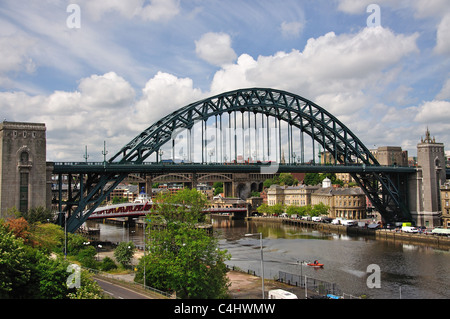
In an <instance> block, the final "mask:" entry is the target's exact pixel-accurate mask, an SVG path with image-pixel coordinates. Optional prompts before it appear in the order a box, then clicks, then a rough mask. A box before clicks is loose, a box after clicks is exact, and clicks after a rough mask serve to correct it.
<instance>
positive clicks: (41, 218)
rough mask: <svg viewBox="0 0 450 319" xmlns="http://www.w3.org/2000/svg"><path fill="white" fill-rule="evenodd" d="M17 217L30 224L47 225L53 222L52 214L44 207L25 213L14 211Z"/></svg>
mask: <svg viewBox="0 0 450 319" xmlns="http://www.w3.org/2000/svg"><path fill="white" fill-rule="evenodd" d="M15 215H16V216H17V217H23V218H25V219H26V220H27V222H28V223H30V224H35V223H39V222H40V223H48V222H51V221H53V213H52V212H51V211H50V210H48V209H46V208H44V207H41V206H40V207H35V208H31V209H29V210H28V211H26V212H19V211H15Z"/></svg>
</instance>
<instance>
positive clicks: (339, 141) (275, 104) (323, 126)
mask: <svg viewBox="0 0 450 319" xmlns="http://www.w3.org/2000/svg"><path fill="white" fill-rule="evenodd" d="M238 112H241V113H242V114H244V113H246V112H247V113H249V114H255V116H256V115H257V114H261V117H263V116H264V115H265V116H266V117H267V119H269V118H274V119H275V120H274V123H275V125H276V123H277V120H278V123H279V124H278V128H279V129H280V128H281V123H282V122H283V123H287V126H288V140H289V138H292V136H293V135H292V127H295V128H297V129H298V130H299V131H300V132H301V133H302V134H303V133H305V134H307V135H308V136H310V137H311V140H312V146H313V154H314V153H315V152H314V144H315V143H317V144H318V145H319V146H320V147H322V148H323V150H324V151H326V152H328V154H329V155H330V156H331V157H332V158H333V159H334V163H335V164H340V166H341V167H347V168H348V167H349V166H355V165H359V168H361V166H362V169H358V170H357V171H354V170H351V171H352V173H351V175H352V177H353V178H354V179H355V180H356V182H357V183H358V184H359V186H360V187H361V188H362V189H363V190H364V192H365V194H366V195H367V197H368V198H369V200H370V201H371V202H372V204H373V205H374V206H375V207H376V208H377V209H378V210H379V212H380V213H381V215H382V216H383V218H384V219H385V220H386V221H387V222H392V221H400V220H408V221H410V220H411V216H410V213H409V210H408V209H407V207H406V206H405V205H404V204H403V203H406V202H407V200H406V192H405V191H404V187H405V186H404V185H405V184H406V183H405V182H404V179H403V180H401V179H400V178H399V175H395V174H393V173H385V170H383V167H381V169H372V170H369V171H366V167H377V168H380V164H379V163H378V161H377V160H376V159H375V157H374V156H373V154H372V153H371V152H370V151H369V149H367V147H366V146H365V145H364V144H363V143H362V142H361V141H360V140H359V138H358V137H357V136H356V135H355V134H354V133H353V132H352V131H351V130H350V129H349V128H347V127H346V126H345V125H344V124H343V123H342V122H340V121H339V120H338V119H337V118H336V117H335V116H333V115H332V114H331V113H329V112H328V111H327V110H325V109H324V108H322V107H320V106H318V105H317V104H315V103H314V102H312V101H310V100H308V99H305V98H303V97H301V96H299V95H296V94H293V93H289V92H285V91H281V90H277V89H270V88H247V89H238V90H234V91H230V92H226V93H222V94H218V95H215V96H212V97H210V98H206V99H203V100H200V101H198V102H194V103H191V104H189V105H186V106H185V107H182V108H180V109H179V110H177V111H175V112H172V113H171V114H169V115H167V116H165V117H163V118H162V119H160V120H158V121H157V122H156V123H154V124H153V125H151V126H150V127H148V128H147V129H146V130H144V131H143V132H141V133H140V134H139V135H137V136H136V137H135V138H134V139H132V140H131V141H130V142H129V143H127V144H126V145H125V146H123V147H122V148H121V149H120V151H119V152H117V153H116V154H115V155H114V156H112V157H111V158H110V159H109V161H108V162H105V163H104V165H103V169H104V172H100V173H99V172H95V173H92V174H89V175H88V176H87V178H86V185H84V186H83V187H82V188H81V189H80V192H79V194H78V195H76V196H74V197H73V198H72V201H68V202H71V203H70V204H68V205H67V206H68V210H69V211H70V210H71V209H72V206H76V205H77V208H76V209H75V210H74V212H73V214H72V216H71V217H70V218H69V220H68V227H69V229H70V231H73V230H75V229H77V228H78V227H79V226H81V225H82V224H83V222H84V221H85V220H86V219H87V218H88V217H89V215H90V214H91V213H92V212H93V211H94V210H95V208H97V207H98V205H100V203H101V202H102V201H103V200H104V199H105V198H106V196H107V195H108V194H109V193H110V192H111V190H112V189H114V188H115V187H116V186H117V185H118V184H119V183H120V182H121V181H122V180H123V179H124V178H126V176H127V174H128V172H127V171H126V170H123V169H118V170H117V171H107V170H106V169H107V168H108V167H107V165H110V166H111V167H118V166H120V165H121V164H123V165H122V166H124V167H125V166H128V167H133V166H135V167H137V166H139V165H137V164H143V163H144V162H145V161H146V160H148V159H149V157H150V156H151V155H152V154H156V156H158V153H159V150H160V148H161V147H162V146H163V145H165V144H166V143H168V142H169V143H170V142H171V141H172V144H173V143H174V142H173V141H174V136H176V135H174V134H175V132H178V131H180V130H191V129H192V128H193V127H194V125H195V124H196V123H198V122H200V123H202V128H203V123H205V127H206V121H207V120H208V119H209V118H215V119H216V128H217V117H221V116H222V115H223V114H228V115H230V114H232V113H234V114H235V115H236V113H238ZM248 118H249V119H250V116H248ZM255 118H256V117H255ZM229 123H231V122H229ZM234 123H235V128H236V120H235V121H234ZM242 123H244V121H243V117H242ZM255 123H256V120H255ZM268 123H269V122H268V120H267V126H266V128H268V127H269V124H268ZM289 128H290V130H289ZM289 132H291V133H290V135H289ZM202 134H203V132H202ZM267 136H269V135H268V134H267ZM280 136H281V134H279V137H280ZM302 136H303V135H302ZM204 140H206V137H205V136H204V135H202V141H201V144H202V147H203V143H204ZM235 140H236V138H235ZM280 141H281V140H280ZM195 142H196V143H198V142H200V141H195ZM269 142H270V139H269V141H268V143H269ZM280 144H281V143H280ZM235 153H236V152H235ZM202 156H203V150H202ZM157 158H158V157H157ZM278 160H280V162H282V159H281V156H279V158H278ZM210 162H211V161H210ZM219 162H220V161H219ZM128 164H130V165H128ZM163 164H164V163H163ZM172 164H174V163H172ZM247 164H250V163H249V162H248V163H247ZM312 164H314V162H313V163H312ZM143 166H147V167H150V166H152V165H143ZM180 167H181V165H180ZM217 167H219V168H227V170H226V171H227V172H230V169H229V168H230V166H227V165H222V166H220V165H217ZM350 168H351V167H350ZM231 169H233V167H231ZM283 169H287V165H286V166H284V167H283V165H280V167H279V171H278V172H282V170H283ZM179 171H180V170H179ZM260 173H267V172H266V171H265V172H262V171H261V172H260ZM272 174H273V172H272ZM389 174H391V175H389ZM267 176H268V175H267ZM81 180H82V178H81ZM401 184H403V190H400V189H399V187H402V186H401ZM399 185H400V186H399ZM73 203H75V204H73ZM61 220H62V219H61Z"/></svg>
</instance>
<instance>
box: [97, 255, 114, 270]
mask: <svg viewBox="0 0 450 319" xmlns="http://www.w3.org/2000/svg"><path fill="white" fill-rule="evenodd" d="M113 269H117V265H116V263H115V262H114V260H112V259H111V258H109V257H105V258H103V260H102V262H101V264H100V270H103V271H110V270H113Z"/></svg>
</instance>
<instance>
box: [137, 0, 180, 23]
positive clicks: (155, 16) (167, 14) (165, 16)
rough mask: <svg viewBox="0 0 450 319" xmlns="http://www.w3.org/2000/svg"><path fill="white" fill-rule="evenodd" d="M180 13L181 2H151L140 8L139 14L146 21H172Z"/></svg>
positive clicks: (175, 0)
mask: <svg viewBox="0 0 450 319" xmlns="http://www.w3.org/2000/svg"><path fill="white" fill-rule="evenodd" d="M179 12H180V1H179V0H151V1H150V4H149V5H147V6H145V7H142V8H139V11H138V14H139V16H141V17H142V18H143V19H144V20H150V21H160V20H164V21H167V20H170V19H172V18H173V17H175V16H176V15H178V13H179Z"/></svg>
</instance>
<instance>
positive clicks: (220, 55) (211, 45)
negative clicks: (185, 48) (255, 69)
mask: <svg viewBox="0 0 450 319" xmlns="http://www.w3.org/2000/svg"><path fill="white" fill-rule="evenodd" d="M195 52H196V53H197V56H198V57H199V58H201V59H203V60H205V61H207V62H208V63H210V64H213V65H217V66H222V65H225V64H229V63H232V62H233V61H234V60H235V59H236V53H235V52H234V50H233V48H232V47H231V37H230V36H229V35H228V34H226V33H214V32H208V33H206V34H204V35H202V37H201V38H200V40H198V41H195Z"/></svg>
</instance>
